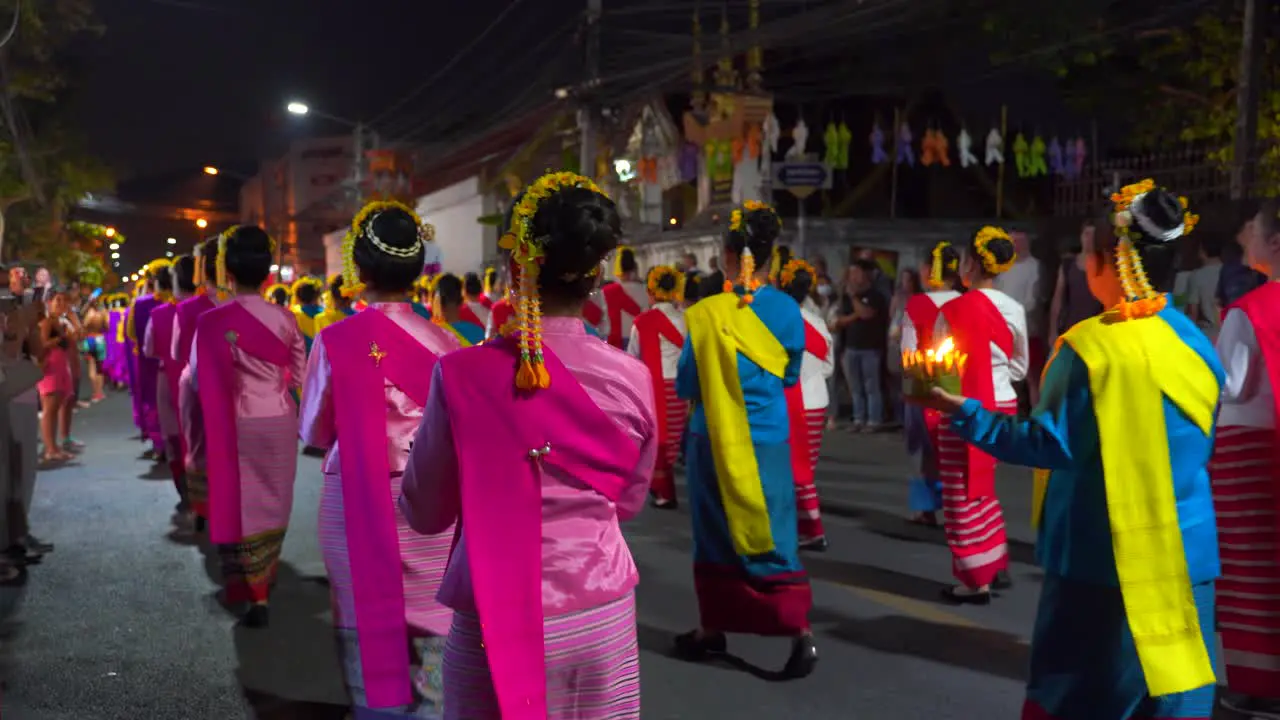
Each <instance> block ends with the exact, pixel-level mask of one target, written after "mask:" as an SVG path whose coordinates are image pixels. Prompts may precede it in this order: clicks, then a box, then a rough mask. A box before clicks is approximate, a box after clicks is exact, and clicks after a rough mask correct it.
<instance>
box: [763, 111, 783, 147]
mask: <svg viewBox="0 0 1280 720" xmlns="http://www.w3.org/2000/svg"><path fill="white" fill-rule="evenodd" d="M763 129H764V141H765V143H766V144H768V146H769V152H771V153H776V152H778V141H779V140H781V139H782V126H781V125H780V124H778V116H777V115H774V114H773V113H769V115H768V116H767V117H765V119H764V128H763Z"/></svg>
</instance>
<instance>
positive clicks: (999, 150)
mask: <svg viewBox="0 0 1280 720" xmlns="http://www.w3.org/2000/svg"><path fill="white" fill-rule="evenodd" d="M987 164H988V165H1003V164H1004V138H1002V137H1000V131H999V130H997V129H995V128H991V132H989V133H987Z"/></svg>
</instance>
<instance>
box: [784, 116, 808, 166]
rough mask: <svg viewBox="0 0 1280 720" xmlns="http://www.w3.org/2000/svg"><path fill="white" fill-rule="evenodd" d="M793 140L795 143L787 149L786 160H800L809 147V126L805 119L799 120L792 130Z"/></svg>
mask: <svg viewBox="0 0 1280 720" xmlns="http://www.w3.org/2000/svg"><path fill="white" fill-rule="evenodd" d="M791 139H792V141H793V143H792V145H791V147H790V148H788V149H787V155H786V158H787V159H788V160H800V159H802V158H803V157H804V154H805V151H806V150H807V148H808V146H809V126H808V125H805V124H804V118H801V119H800V120H797V121H796V126H795V127H794V128H792V129H791Z"/></svg>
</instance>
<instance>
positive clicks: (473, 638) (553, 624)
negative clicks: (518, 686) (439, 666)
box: [444, 593, 640, 720]
mask: <svg viewBox="0 0 1280 720" xmlns="http://www.w3.org/2000/svg"><path fill="white" fill-rule="evenodd" d="M543 633H544V637H545V638H546V663H547V719H548V720H635V719H636V718H639V717H640V649H639V645H638V644H637V642H636V599H635V593H627V594H626V595H624V596H622V597H620V598H618V599H617V600H613V601H611V602H608V603H605V604H604V605H599V606H597V607H593V608H589V609H587V610H580V611H578V612H572V613H566V614H564V615H557V616H555V617H549V618H546V620H544V621H543ZM444 717H445V720H501V718H502V714H501V712H500V711H499V709H498V701H497V697H496V696H495V695H494V692H493V680H492V678H491V677H490V675H489V659H488V657H486V655H485V651H484V644H483V637H482V636H481V630H480V619H479V618H478V617H477V616H475V615H473V614H470V613H464V612H455V613H454V614H453V626H452V628H451V629H450V630H449V641H448V644H447V645H446V646H445V650H444Z"/></svg>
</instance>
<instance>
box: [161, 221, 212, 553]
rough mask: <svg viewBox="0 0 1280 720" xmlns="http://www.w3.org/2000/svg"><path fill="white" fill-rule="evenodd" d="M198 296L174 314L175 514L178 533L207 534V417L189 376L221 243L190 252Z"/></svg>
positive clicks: (209, 301)
mask: <svg viewBox="0 0 1280 720" xmlns="http://www.w3.org/2000/svg"><path fill="white" fill-rule="evenodd" d="M191 255H192V259H193V260H194V262H193V267H192V275H193V276H192V280H191V281H192V284H193V285H194V286H195V290H194V293H195V294H194V295H193V296H192V297H189V298H187V299H186V300H183V301H182V302H180V303H178V309H177V311H175V313H174V316H173V346H172V347H171V348H170V354H171V355H172V356H173V359H174V363H175V367H174V369H175V371H176V372H177V373H178V427H179V428H180V429H181V430H182V450H183V457H182V476H183V484H182V486H183V489H184V494H183V498H182V499H183V502H182V504H181V505H180V506H179V507H178V512H177V513H176V514H175V516H174V524H175V525H177V526H178V528H179V529H180V530H186V529H188V528H190V529H193V530H195V531H196V532H204V530H205V529H206V527H207V526H208V518H209V475H208V473H207V472H206V471H205V461H204V459H205V452H204V414H203V412H202V410H201V408H200V395H199V394H198V393H197V392H196V388H195V386H194V385H193V384H192V378H191V371H190V366H191V361H192V359H193V358H194V357H195V354H194V353H193V352H192V345H193V343H194V342H195V337H196V326H197V325H198V324H199V321H200V316H201V315H203V314H205V313H206V312H208V311H210V310H212V309H213V308H214V307H215V306H216V305H217V302H216V300H215V298H217V297H218V281H217V278H218V239H217V238H212V239H210V240H206V241H204V242H203V243H200V244H199V245H196V247H195V249H194V250H193V251H192V253H191Z"/></svg>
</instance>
